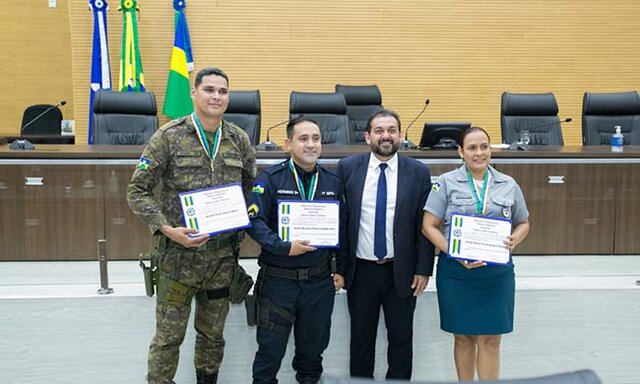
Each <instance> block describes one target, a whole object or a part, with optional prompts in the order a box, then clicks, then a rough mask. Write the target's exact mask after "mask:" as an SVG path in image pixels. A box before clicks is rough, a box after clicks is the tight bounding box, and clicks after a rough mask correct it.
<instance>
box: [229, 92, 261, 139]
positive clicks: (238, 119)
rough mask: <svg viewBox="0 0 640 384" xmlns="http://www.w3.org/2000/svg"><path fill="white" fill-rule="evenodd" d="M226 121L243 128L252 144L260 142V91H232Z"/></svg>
mask: <svg viewBox="0 0 640 384" xmlns="http://www.w3.org/2000/svg"><path fill="white" fill-rule="evenodd" d="M224 119H225V120H227V121H230V122H232V123H233V124H235V125H237V126H238V127H240V128H242V129H243V130H244V131H245V132H246V133H247V135H249V139H250V140H251V144H253V145H256V144H258V143H259V142H260V123H261V122H260V120H261V118H260V91H259V90H254V91H231V92H230V93H229V106H228V107H227V111H226V112H225V114H224Z"/></svg>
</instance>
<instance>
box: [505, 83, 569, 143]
mask: <svg viewBox="0 0 640 384" xmlns="http://www.w3.org/2000/svg"><path fill="white" fill-rule="evenodd" d="M500 110H501V113H500V129H501V130H502V142H503V143H507V144H508V143H513V142H516V141H518V140H519V138H520V131H522V130H528V131H529V136H530V137H531V142H530V143H529V144H531V145H564V140H563V138H562V129H561V127H560V118H559V117H558V102H557V101H556V97H555V96H554V94H553V93H551V92H549V93H510V92H504V93H502V100H501V108H500Z"/></svg>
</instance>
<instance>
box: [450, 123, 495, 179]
mask: <svg viewBox="0 0 640 384" xmlns="http://www.w3.org/2000/svg"><path fill="white" fill-rule="evenodd" d="M471 129H473V128H471ZM458 153H459V154H460V157H461V158H462V160H464V163H465V164H466V166H467V169H469V172H471V174H472V175H473V176H474V177H475V178H481V177H482V176H484V172H485V170H486V169H487V166H488V165H489V161H490V160H491V145H490V142H489V136H487V134H486V133H485V132H484V131H482V130H479V129H474V130H473V131H471V132H469V133H467V134H466V135H465V136H464V138H463V142H462V145H461V146H460V147H458Z"/></svg>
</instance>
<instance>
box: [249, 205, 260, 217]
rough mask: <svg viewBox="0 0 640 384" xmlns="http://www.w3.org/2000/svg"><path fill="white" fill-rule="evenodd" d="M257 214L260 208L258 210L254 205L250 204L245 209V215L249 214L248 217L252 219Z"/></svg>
mask: <svg viewBox="0 0 640 384" xmlns="http://www.w3.org/2000/svg"><path fill="white" fill-rule="evenodd" d="M258 212H260V208H258V206H257V205H255V204H251V205H250V206H249V208H248V209H247V213H248V214H249V217H250V218H252V219H253V218H254V217H256V216H258Z"/></svg>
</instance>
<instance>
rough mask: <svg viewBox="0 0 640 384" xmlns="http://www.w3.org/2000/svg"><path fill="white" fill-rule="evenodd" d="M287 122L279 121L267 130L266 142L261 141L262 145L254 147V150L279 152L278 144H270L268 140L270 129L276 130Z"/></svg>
mask: <svg viewBox="0 0 640 384" xmlns="http://www.w3.org/2000/svg"><path fill="white" fill-rule="evenodd" d="M288 122H289V119H287V120H285V121H281V122H279V123H278V124H276V125H272V126H270V127H269V128H267V140H266V141H263V142H262V143H260V144H258V145H256V149H257V150H258V151H278V150H280V147H279V146H278V144H276V143H272V142H271V140H269V133H270V132H271V130H272V129H274V128H277V127H279V126H281V125H284V124H286V123H288Z"/></svg>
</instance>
